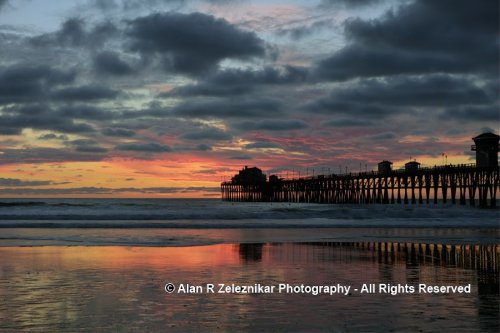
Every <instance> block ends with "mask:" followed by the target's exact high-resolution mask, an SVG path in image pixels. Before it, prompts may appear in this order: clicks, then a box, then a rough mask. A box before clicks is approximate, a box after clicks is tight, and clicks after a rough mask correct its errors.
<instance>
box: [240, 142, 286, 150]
mask: <svg viewBox="0 0 500 333" xmlns="http://www.w3.org/2000/svg"><path fill="white" fill-rule="evenodd" d="M245 148H247V149H262V148H279V146H278V145H277V144H275V143H272V142H267V141H259V142H254V143H249V144H247V145H245Z"/></svg>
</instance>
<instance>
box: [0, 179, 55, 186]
mask: <svg viewBox="0 0 500 333" xmlns="http://www.w3.org/2000/svg"><path fill="white" fill-rule="evenodd" d="M51 184H52V182H51V181H49V180H22V179H16V178H0V186H2V187H22V186H46V185H51Z"/></svg>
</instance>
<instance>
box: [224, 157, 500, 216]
mask: <svg viewBox="0 0 500 333" xmlns="http://www.w3.org/2000/svg"><path fill="white" fill-rule="evenodd" d="M251 169H257V168H251ZM244 170H250V169H244ZM257 170H258V169H257ZM499 170H500V168H499V167H498V166H493V167H477V166H476V165H475V164H467V165H465V164H460V165H445V166H436V167H432V168H418V169H412V170H389V171H385V172H378V171H371V172H360V173H349V174H343V175H336V174H329V175H319V176H315V177H304V178H295V179H282V178H278V177H276V176H270V177H269V180H267V179H266V177H265V176H264V177H247V178H245V177H240V178H237V177H233V180H232V181H230V182H223V183H222V184H221V192H222V199H223V200H226V201H263V202H305V203H329V204H417V203H418V204H424V203H426V204H429V203H434V204H437V203H440V202H442V203H448V202H451V203H452V204H460V205H466V204H469V205H471V206H476V205H478V206H480V207H495V206H496V200H497V193H498V191H499Z"/></svg>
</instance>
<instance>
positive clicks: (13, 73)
mask: <svg viewBox="0 0 500 333" xmlns="http://www.w3.org/2000/svg"><path fill="white" fill-rule="evenodd" d="M74 79H75V73H74V72H72V71H62V70H59V69H54V68H51V67H49V66H45V65H40V66H36V65H29V64H16V65H13V66H10V67H4V68H0V104H8V103H19V102H30V101H33V100H39V99H43V98H44V97H45V94H46V93H47V91H48V90H49V89H50V88H51V87H54V86H57V85H61V84H67V83H70V82H72V81H73V80H74Z"/></svg>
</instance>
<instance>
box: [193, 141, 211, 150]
mask: <svg viewBox="0 0 500 333" xmlns="http://www.w3.org/2000/svg"><path fill="white" fill-rule="evenodd" d="M195 149H196V150H199V151H210V150H212V147H210V146H209V145H207V144H204V143H202V144H199V145H197V146H196V148H195Z"/></svg>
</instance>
